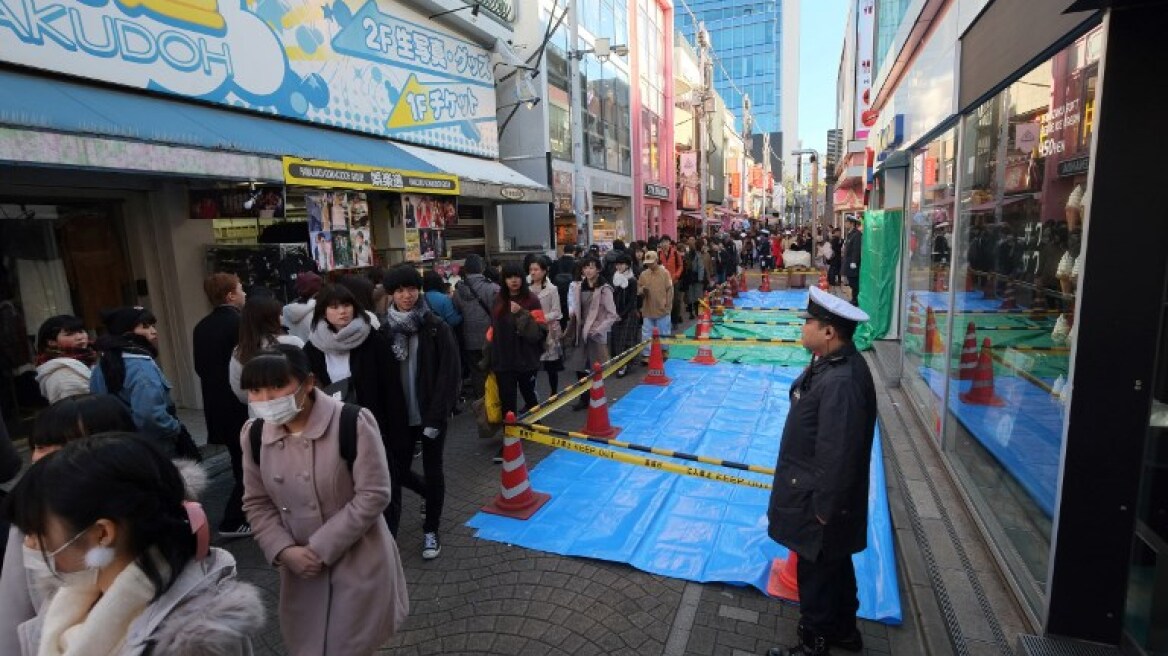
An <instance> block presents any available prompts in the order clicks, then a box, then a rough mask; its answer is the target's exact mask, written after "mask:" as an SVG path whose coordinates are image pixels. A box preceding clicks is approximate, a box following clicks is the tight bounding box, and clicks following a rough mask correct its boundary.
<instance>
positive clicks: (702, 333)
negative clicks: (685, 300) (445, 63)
mask: <svg viewBox="0 0 1168 656" xmlns="http://www.w3.org/2000/svg"><path fill="white" fill-rule="evenodd" d="M711 322H712V319H710V309H709V308H708V307H707V308H705V309H704V310H703V311H702V316H701V318H699V319H698V329H697V330H696V331H694V339H709V338H710V331H711V328H712V326H711V325H710V324H711ZM650 355H652V353H650Z"/></svg>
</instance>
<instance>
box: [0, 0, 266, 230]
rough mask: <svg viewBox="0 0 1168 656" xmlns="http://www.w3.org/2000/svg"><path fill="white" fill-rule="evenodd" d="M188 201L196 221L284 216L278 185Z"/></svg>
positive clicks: (195, 195) (192, 194) (195, 193)
mask: <svg viewBox="0 0 1168 656" xmlns="http://www.w3.org/2000/svg"><path fill="white" fill-rule="evenodd" d="M0 1H2V0H0ZM188 200H189V204H190V215H191V218H192V219H196V220H211V219H228V218H231V219H242V218H251V219H280V218H283V217H284V187H279V186H271V187H268V186H264V187H256V188H255V189H254V190H253V189H250V188H248V187H246V186H245V187H237V188H234V189H191V190H190V191H189V192H188ZM249 201H250V202H249Z"/></svg>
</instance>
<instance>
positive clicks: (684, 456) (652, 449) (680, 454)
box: [526, 424, 775, 476]
mask: <svg viewBox="0 0 1168 656" xmlns="http://www.w3.org/2000/svg"><path fill="white" fill-rule="evenodd" d="M526 428H530V429H531V430H533V431H536V432H539V433H544V434H545V435H550V436H553V437H567V438H571V439H575V440H587V441H589V442H596V443H598V444H607V445H609V446H616V447H620V448H622V449H629V450H630V451H640V452H642V453H652V454H653V455H656V456H665V457H666V458H677V459H679V460H691V461H693V462H702V463H705V464H707V465H715V466H717V467H728V468H730V469H741V470H742V471H750V472H755V473H756V474H766V475H768V476H774V475H775V470H774V469H772V468H770V467H764V466H762V465H748V464H746V463H743V462H734V461H733V460H723V459H721V458H711V457H709V456H699V455H695V454H692V453H685V452H684V451H674V450H673V449H662V448H661V447H656V446H645V445H643V444H634V443H632V442H625V441H624V440H618V439H614V438H604V437H596V436H595V435H589V434H588V433H580V432H577V431H567V430H562V429H559V428H552V427H551V426H544V425H541V424H528V425H527V426H526Z"/></svg>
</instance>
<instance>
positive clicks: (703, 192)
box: [694, 21, 717, 234]
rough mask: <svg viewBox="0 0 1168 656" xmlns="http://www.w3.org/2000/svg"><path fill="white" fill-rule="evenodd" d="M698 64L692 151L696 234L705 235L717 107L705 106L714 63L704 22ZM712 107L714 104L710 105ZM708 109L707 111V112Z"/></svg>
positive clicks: (709, 98) (700, 27) (699, 38)
mask: <svg viewBox="0 0 1168 656" xmlns="http://www.w3.org/2000/svg"><path fill="white" fill-rule="evenodd" d="M698 63H699V66H700V67H701V71H702V97H701V101H702V102H701V105H699V106H698V107H697V111H695V112H694V129H695V131H696V133H697V134H696V135H695V139H694V150H695V151H697V153H698V174H699V175H700V176H701V178H702V180H701V182H700V183H698V194H699V198H700V199H701V200H700V201H699V205H701V208H700V209H699V210H698V214H699V215H700V216H701V217H702V218H701V228H700V229H699V230H698V234H705V231H706V204H707V203H708V202H709V201H708V197H709V191H708V190H707V187H708V186H709V183H710V152H711V151H712V150H713V149H712V148H710V145H712V144H711V143H709V142H712V140H713V139H712V135H710V134H709V131H710V120H711V118H712V114H713V112H714V111H716V110H717V107H716V106H715V107H713V108H707V107H706V104H707V103H710V101H711V100H713V97H712V96H711V94H710V87H712V86H713V84H714V62H713V60H712V59H711V58H710V34H709V32H706V24H705V22H704V21H703V22H701V23H698ZM710 104H711V105H713V104H714V103H710ZM707 109H709V111H707Z"/></svg>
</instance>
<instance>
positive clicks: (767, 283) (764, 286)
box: [758, 271, 771, 292]
mask: <svg viewBox="0 0 1168 656" xmlns="http://www.w3.org/2000/svg"><path fill="white" fill-rule="evenodd" d="M770 290H771V274H770V272H769V271H763V272H762V282H761V283H759V285H758V291H760V292H769V291H770Z"/></svg>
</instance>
